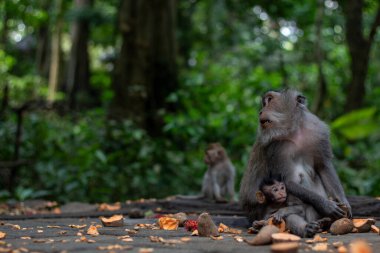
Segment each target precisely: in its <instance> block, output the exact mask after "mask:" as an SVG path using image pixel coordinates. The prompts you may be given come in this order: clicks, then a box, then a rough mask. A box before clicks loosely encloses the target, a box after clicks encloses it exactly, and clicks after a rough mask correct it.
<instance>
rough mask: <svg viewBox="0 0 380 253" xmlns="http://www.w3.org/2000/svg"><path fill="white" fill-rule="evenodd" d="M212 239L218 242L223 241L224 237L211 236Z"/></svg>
mask: <svg viewBox="0 0 380 253" xmlns="http://www.w3.org/2000/svg"><path fill="white" fill-rule="evenodd" d="M210 237H211V239H213V240H217V241H219V240H223V236H213V235H211V236H210Z"/></svg>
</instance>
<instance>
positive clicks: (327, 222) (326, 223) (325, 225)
mask: <svg viewBox="0 0 380 253" xmlns="http://www.w3.org/2000/svg"><path fill="white" fill-rule="evenodd" d="M317 222H318V223H319V227H320V230H321V231H328V230H329V229H330V226H331V224H332V220H331V219H330V218H328V217H325V218H322V219H319V220H318V221H317ZM321 231H320V232H321Z"/></svg>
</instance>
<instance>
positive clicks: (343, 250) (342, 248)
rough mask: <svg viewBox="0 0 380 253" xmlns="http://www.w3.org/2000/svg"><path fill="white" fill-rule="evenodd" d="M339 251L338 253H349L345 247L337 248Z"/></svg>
mask: <svg viewBox="0 0 380 253" xmlns="http://www.w3.org/2000/svg"><path fill="white" fill-rule="evenodd" d="M337 251H338V253H347V252H348V250H347V248H346V247H344V246H339V247H338V248H337Z"/></svg>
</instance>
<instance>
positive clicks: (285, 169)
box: [266, 141, 344, 219]
mask: <svg viewBox="0 0 380 253" xmlns="http://www.w3.org/2000/svg"><path fill="white" fill-rule="evenodd" d="M296 148H297V147H296V146H295V145H294V144H293V143H292V142H290V141H279V142H274V143H272V144H270V145H269V146H268V147H267V150H266V151H267V152H266V153H267V154H266V155H267V161H268V166H269V168H270V171H271V172H276V173H278V172H282V174H283V175H284V177H285V178H284V179H285V185H286V187H287V190H288V192H289V194H292V195H294V196H295V197H297V198H299V199H300V200H301V201H302V202H304V203H306V204H310V205H312V206H313V207H314V208H315V210H316V211H317V212H318V213H320V214H322V216H324V217H330V218H334V219H338V218H341V217H343V216H344V211H343V210H342V209H341V208H340V207H339V206H338V205H337V203H335V202H333V201H330V200H328V199H326V198H324V197H323V196H321V195H319V194H318V193H316V192H315V191H312V190H309V189H307V188H305V187H304V186H302V185H301V184H300V182H298V181H296V176H297V175H295V174H294V171H295V169H294V166H296V165H295V164H294V162H293V160H292V159H293V156H294V155H295V150H296Z"/></svg>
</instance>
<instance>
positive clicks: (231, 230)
mask: <svg viewBox="0 0 380 253" xmlns="http://www.w3.org/2000/svg"><path fill="white" fill-rule="evenodd" d="M218 231H219V233H229V234H241V232H242V231H241V230H239V229H235V228H230V227H228V226H227V225H225V224H223V223H220V224H219V228H218Z"/></svg>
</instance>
